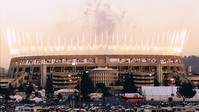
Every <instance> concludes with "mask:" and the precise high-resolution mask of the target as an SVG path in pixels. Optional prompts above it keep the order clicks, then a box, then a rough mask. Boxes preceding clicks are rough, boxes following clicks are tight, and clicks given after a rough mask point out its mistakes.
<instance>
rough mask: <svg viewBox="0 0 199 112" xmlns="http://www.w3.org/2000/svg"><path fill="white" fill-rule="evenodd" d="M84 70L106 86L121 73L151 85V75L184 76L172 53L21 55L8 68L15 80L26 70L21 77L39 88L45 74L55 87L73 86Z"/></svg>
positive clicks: (180, 59)
mask: <svg viewBox="0 0 199 112" xmlns="http://www.w3.org/2000/svg"><path fill="white" fill-rule="evenodd" d="M96 68H103V69H96ZM84 71H88V72H89V74H91V75H90V77H91V79H94V80H95V81H97V82H98V83H99V82H100V81H101V82H103V81H104V80H106V82H107V83H106V82H104V83H105V84H106V85H107V84H108V86H109V85H110V82H111V84H114V83H115V82H116V80H120V79H122V78H123V77H122V76H121V74H125V73H133V74H136V75H135V76H134V79H135V80H134V81H135V84H136V85H138V86H142V85H153V79H154V78H155V77H157V79H158V81H159V82H160V84H162V83H163V78H164V76H165V75H168V76H169V78H172V77H173V75H174V74H178V75H179V76H182V77H185V76H186V74H185V68H184V64H183V60H182V57H181V56H175V55H50V56H49V55H48V56H25V57H15V58H12V59H11V62H10V68H9V74H12V76H11V77H12V78H15V79H16V78H18V77H20V75H21V74H22V73H24V72H26V73H28V75H24V77H25V76H26V77H28V79H31V81H32V82H33V83H35V84H41V85H42V86H43V87H45V84H46V79H47V77H48V76H52V77H53V84H54V86H55V87H57V88H74V87H75V86H76V84H77V83H78V77H79V74H82V73H83V72H84ZM94 76H96V77H95V78H94ZM21 77H22V76H21ZM23 79H24V78H23ZM25 79H26V78H25ZM108 80H110V82H109V81H108ZM19 82H22V80H21V81H19Z"/></svg>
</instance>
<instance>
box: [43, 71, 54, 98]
mask: <svg viewBox="0 0 199 112" xmlns="http://www.w3.org/2000/svg"><path fill="white" fill-rule="evenodd" d="M45 90H46V96H47V97H51V96H52V95H53V93H54V87H53V80H52V74H51V75H50V76H48V78H47V80H46V89H45Z"/></svg>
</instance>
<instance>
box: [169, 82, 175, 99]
mask: <svg viewBox="0 0 199 112" xmlns="http://www.w3.org/2000/svg"><path fill="white" fill-rule="evenodd" d="M170 80H171V84H172V89H171V96H172V97H173V96H174V94H173V81H174V78H171V79H170Z"/></svg>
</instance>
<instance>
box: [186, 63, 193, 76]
mask: <svg viewBox="0 0 199 112" xmlns="http://www.w3.org/2000/svg"><path fill="white" fill-rule="evenodd" d="M187 71H188V75H189V76H190V75H192V74H191V72H192V67H191V66H190V65H189V66H188V70H187Z"/></svg>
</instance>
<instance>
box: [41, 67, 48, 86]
mask: <svg viewBox="0 0 199 112" xmlns="http://www.w3.org/2000/svg"><path fill="white" fill-rule="evenodd" d="M46 71H47V67H46V65H45V64H42V65H41V86H42V87H45V86H46V79H47V73H46Z"/></svg>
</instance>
